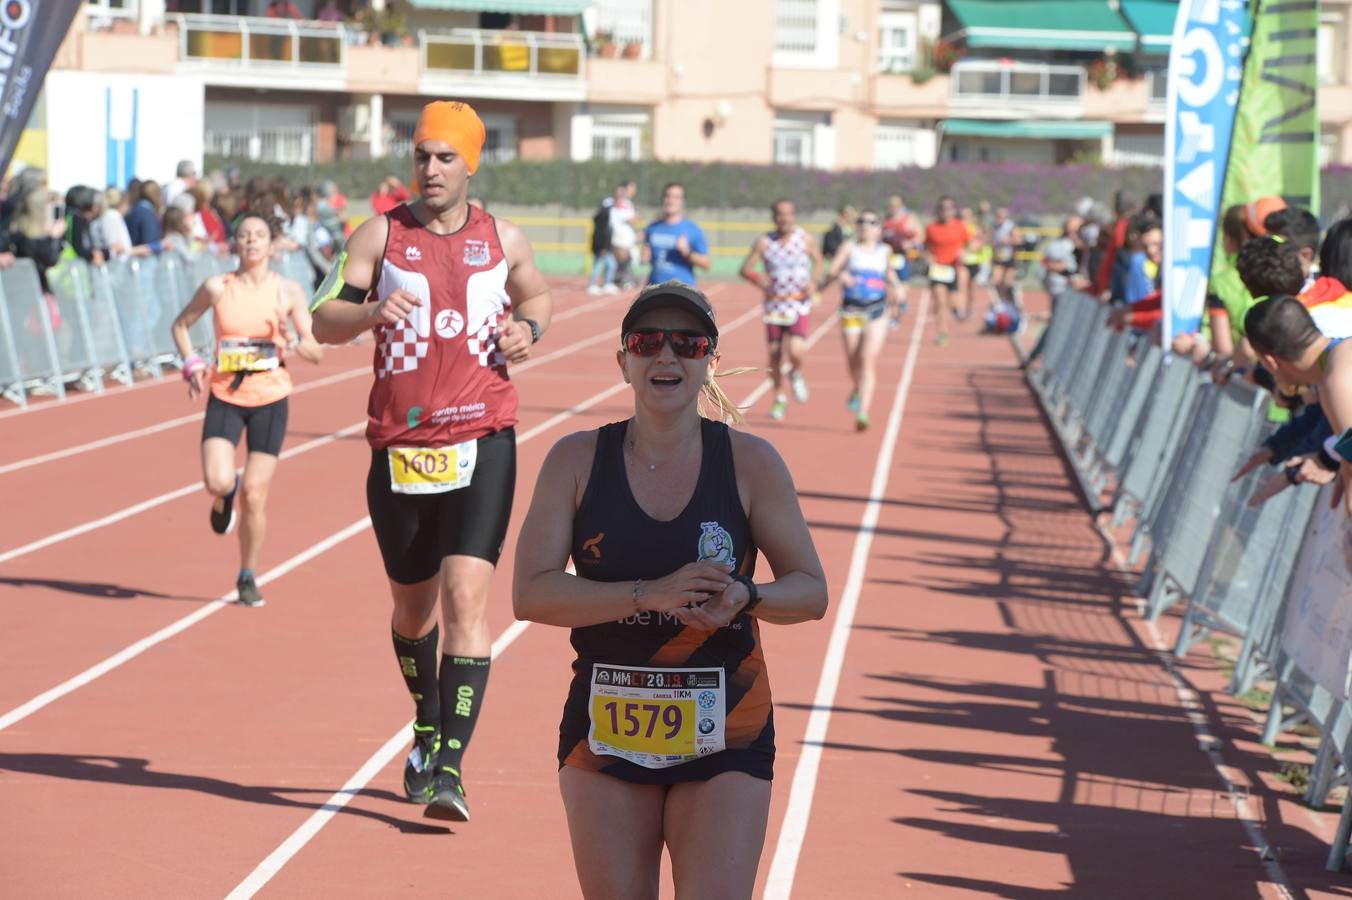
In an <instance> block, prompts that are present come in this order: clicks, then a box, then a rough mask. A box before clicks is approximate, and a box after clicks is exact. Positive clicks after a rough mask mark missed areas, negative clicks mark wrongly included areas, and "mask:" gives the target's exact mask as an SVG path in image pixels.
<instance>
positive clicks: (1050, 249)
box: [1042, 216, 1083, 312]
mask: <svg viewBox="0 0 1352 900" xmlns="http://www.w3.org/2000/svg"><path fill="white" fill-rule="evenodd" d="M1082 224H1083V222H1082V220H1081V219H1080V217H1079V216H1071V217H1070V218H1068V219H1066V223H1065V227H1064V228H1063V229H1062V231H1061V236H1060V237H1057V238H1054V239H1053V240H1051V241H1049V242H1048V243H1047V246H1046V247H1044V248H1043V250H1042V271H1043V273H1044V274H1043V277H1042V285H1043V287H1045V288H1046V289H1047V294H1048V295H1049V296H1050V297H1051V299H1052V311H1053V312H1055V310H1056V298H1057V297H1059V296H1060V295H1061V294H1063V293H1065V292H1066V291H1068V290H1070V289H1071V288H1072V287H1074V286H1075V283H1074V282H1075V274H1076V272H1077V271H1078V267H1077V264H1076V255H1075V240H1074V235H1076V234H1077V233H1078V232H1079V230H1080V226H1081V225H1082Z"/></svg>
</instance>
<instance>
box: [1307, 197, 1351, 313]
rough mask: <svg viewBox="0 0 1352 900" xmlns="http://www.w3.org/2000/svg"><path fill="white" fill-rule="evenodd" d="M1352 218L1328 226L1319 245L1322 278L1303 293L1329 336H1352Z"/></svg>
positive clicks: (1308, 305) (1308, 306)
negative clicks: (1322, 241)
mask: <svg viewBox="0 0 1352 900" xmlns="http://www.w3.org/2000/svg"><path fill="white" fill-rule="evenodd" d="M1349 286H1352V219H1342V220H1340V221H1337V222H1334V223H1333V224H1332V225H1331V226H1329V230H1328V234H1326V235H1325V236H1324V243H1323V244H1322V245H1320V248H1319V277H1318V278H1316V279H1315V281H1314V284H1312V285H1310V286H1309V287H1307V288H1306V289H1305V290H1304V291H1303V292H1302V293H1301V295H1300V302H1301V303H1304V304H1305V307H1306V308H1307V309H1309V310H1310V314H1311V315H1312V316H1313V317H1314V321H1315V324H1316V325H1318V326H1319V330H1320V331H1322V332H1324V333H1325V334H1327V335H1328V336H1329V337H1348V336H1352V294H1349V293H1348V290H1349Z"/></svg>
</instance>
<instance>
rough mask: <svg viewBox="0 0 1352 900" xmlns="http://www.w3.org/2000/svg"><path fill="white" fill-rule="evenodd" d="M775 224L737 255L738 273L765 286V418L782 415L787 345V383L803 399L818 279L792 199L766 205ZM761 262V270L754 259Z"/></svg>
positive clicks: (812, 246)
mask: <svg viewBox="0 0 1352 900" xmlns="http://www.w3.org/2000/svg"><path fill="white" fill-rule="evenodd" d="M770 211H771V213H772V214H773V215H774V220H775V230H774V231H771V232H770V233H768V234H763V235H761V236H760V237H758V238H756V242H755V243H754V244H752V245H751V250H750V252H748V253H747V255H746V259H745V260H743V261H742V272H741V275H742V277H743V278H745V279H746V280H747V281H749V282H751V283H752V284H754V285H756V286H757V287H759V288H760V289H761V290H762V291H764V292H765V309H764V313H763V318H764V320H765V343H766V347H767V349H768V351H769V364H770V382H771V384H772V385H773V386H774V393H775V398H774V401H773V402H772V403H771V405H770V418H772V419H782V418H784V412H785V409H786V408H787V406H788V398H787V397H785V395H784V389H783V384H784V369H783V366H784V355H785V351H786V350H787V354H788V368H789V384H790V386H791V387H792V389H793V397H794V399H795V400H797V401H798V402H799V403H806V402H807V380H806V379H804V378H803V371H802V369H803V361H804V356H805V354H806V351H807V320H808V315H809V314H810V313H811V312H812V299H813V291H814V289H815V286H816V284H817V282H818V281H819V280H821V269H822V255H821V251H820V250H818V249H817V242H816V241H815V240H813V239H812V235H810V234H808V233H807V232H806V231H804V230H803V229H801V228H799V227H798V214H797V211H796V210H795V209H794V206H793V201H791V200H776V201H775V204H774V206H772V207H771V208H770ZM757 263H760V265H761V266H762V267H763V268H764V270H765V271H763V272H760V271H757V269H756V264H757Z"/></svg>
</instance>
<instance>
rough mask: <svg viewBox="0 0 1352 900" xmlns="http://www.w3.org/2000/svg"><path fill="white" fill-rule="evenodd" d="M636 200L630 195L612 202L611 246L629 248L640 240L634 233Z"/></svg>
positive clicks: (621, 248)
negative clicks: (630, 197) (631, 198)
mask: <svg viewBox="0 0 1352 900" xmlns="http://www.w3.org/2000/svg"><path fill="white" fill-rule="evenodd" d="M633 223H634V201H632V200H630V199H629V198H628V197H626V198H624V199H623V200H618V201H612V202H611V204H610V246H612V247H615V248H617V249H619V250H629V249H631V248H632V247H633V246H634V243H635V242H636V241H637V240H638V236H637V235H636V234H635V233H634V224H633Z"/></svg>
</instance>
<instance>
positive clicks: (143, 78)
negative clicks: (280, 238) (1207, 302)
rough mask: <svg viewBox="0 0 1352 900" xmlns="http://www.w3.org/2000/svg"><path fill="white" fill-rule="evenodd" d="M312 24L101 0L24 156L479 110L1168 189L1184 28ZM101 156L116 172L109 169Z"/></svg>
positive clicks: (200, 145)
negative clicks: (1033, 168) (1013, 165)
mask: <svg viewBox="0 0 1352 900" xmlns="http://www.w3.org/2000/svg"><path fill="white" fill-rule="evenodd" d="M291 2H292V3H293V4H294V6H295V7H296V8H297V10H298V11H299V12H300V14H301V16H302V17H303V18H300V19H291V18H277V17H271V16H269V15H268V7H269V0H90V2H89V4H88V5H87V7H86V8H85V11H84V12H83V14H82V15H81V16H80V17H79V18H77V20H76V22H75V24H74V26H73V27H72V29H71V32H70V34H69V35H68V37H67V40H66V42H65V44H64V45H63V47H62V49H61V51H60V53H59V55H58V57H57V60H56V63H55V65H54V68H53V71H52V73H51V74H50V75H49V80H48V85H47V88H46V90H45V92H44V93H45V99H46V102H45V103H43V104H42V105H41V108H40V109H39V112H38V114H37V115H36V116H35V119H34V121H33V123H32V126H31V128H30V131H29V134H27V135H26V139H25V141H24V143H23V145H22V146H21V149H20V158H23V159H25V160H27V161H29V162H34V163H37V164H43V163H45V164H46V165H47V166H48V168H49V169H51V170H52V171H53V176H54V180H55V181H57V182H60V181H61V180H63V179H62V175H61V173H62V172H65V171H74V169H76V168H78V169H79V173H80V174H79V179H80V180H85V181H89V182H92V183H99V182H101V181H118V180H122V177H123V176H126V175H127V174H128V173H129V172H130V170H131V169H135V168H142V169H146V170H150V169H151V168H153V169H155V170H157V171H164V169H165V166H164V165H162V164H161V160H160V159H159V158H158V156H156V154H159V155H162V156H164V157H165V158H166V159H178V158H183V157H194V156H198V155H200V154H202V153H209V154H219V155H225V156H233V157H238V158H241V159H253V160H262V161H273V162H289V163H308V162H312V161H315V162H322V161H329V160H334V159H349V158H361V157H372V156H375V157H381V156H403V155H407V153H408V151H409V142H410V139H411V134H412V128H413V123H414V121H415V119H416V116H417V111H418V109H419V108H420V107H421V105H422V104H423V103H425V102H427V100H428V99H429V98H434V97H459V98H465V99H469V100H471V101H472V102H473V103H474V104H475V106H476V108H478V109H479V111H480V112H481V114H482V116H483V118H484V122H485V125H486V126H487V130H488V142H487V148H486V155H487V157H488V158H490V159H497V160H508V159H514V158H520V159H536V160H539V159H554V158H561V157H567V158H572V159H576V160H586V159H594V158H604V159H642V158H656V159H679V160H696V161H699V160H704V161H712V160H725V161H735V162H748V163H770V162H778V163H784V164H792V165H801V166H807V167H815V168H822V169H846V168H892V167H897V166H908V165H918V166H932V165H935V164H936V163H937V162H939V161H941V160H944V161H948V160H959V161H963V160H986V161H1012V160H1023V161H1039V162H1064V161H1068V160H1074V159H1095V158H1097V159H1103V160H1105V161H1107V162H1109V163H1112V164H1146V165H1158V164H1160V163H1161V162H1162V157H1163V131H1164V124H1163V121H1164V98H1165V78H1164V72H1165V67H1166V63H1167V53H1168V47H1169V42H1170V34H1171V31H1172V26H1173V20H1174V15H1175V13H1176V11H1177V4H1176V2H1175V0H945V2H937V0H736V2H729V0H590V2H589V0H291ZM1349 2H1352V0H1324V2H1323V3H1322V4H1321V8H1322V12H1321V25H1320V33H1319V72H1320V79H1321V89H1320V97H1319V101H1320V116H1321V121H1322V123H1323V130H1324V131H1323V153H1324V157H1325V159H1326V161H1331V162H1343V163H1348V162H1352V83H1350V82H1349V78H1348V73H1347V66H1346V59H1347V55H1348V53H1347V50H1348V43H1349V34H1348V27H1347V20H1348V12H1349V10H1348V6H1349ZM91 130H92V132H93V133H92V134H91ZM91 140H92V141H93V143H94V144H95V146H99V147H106V148H107V152H106V153H103V154H95V156H98V157H99V158H98V159H95V160H92V161H91V160H90V159H88V158H85V157H88V156H89V153H88V143H89V142H90V141H91ZM72 141H74V143H72ZM82 145H83V146H82ZM81 155H82V158H81V161H80V162H79V164H78V166H77V165H76V159H75V158H76V157H77V156H81ZM152 161H153V165H151V164H150V163H151V162H152ZM72 177H73V176H72Z"/></svg>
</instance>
